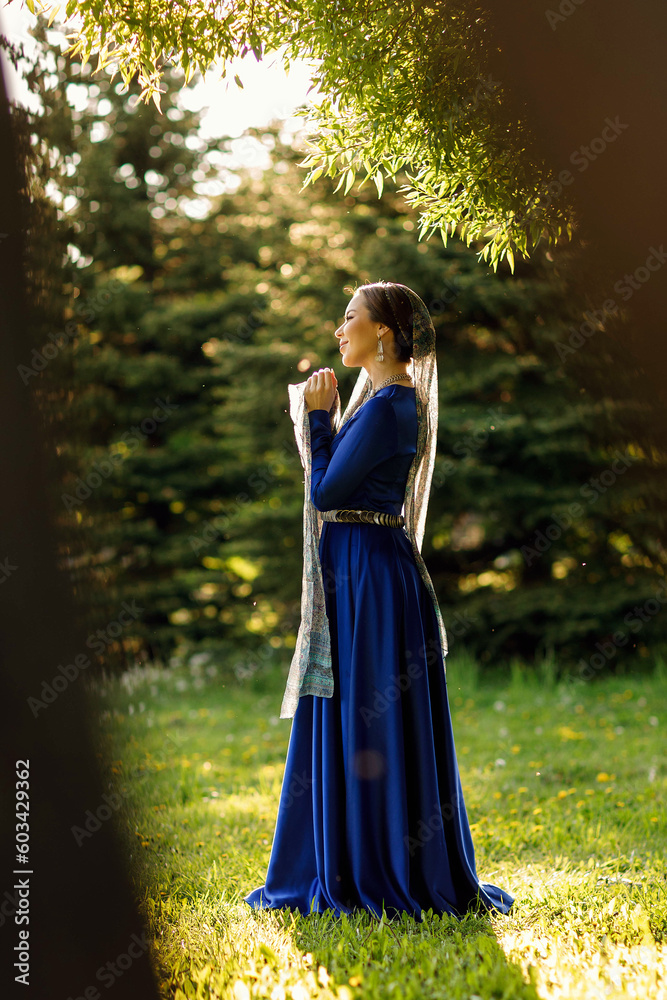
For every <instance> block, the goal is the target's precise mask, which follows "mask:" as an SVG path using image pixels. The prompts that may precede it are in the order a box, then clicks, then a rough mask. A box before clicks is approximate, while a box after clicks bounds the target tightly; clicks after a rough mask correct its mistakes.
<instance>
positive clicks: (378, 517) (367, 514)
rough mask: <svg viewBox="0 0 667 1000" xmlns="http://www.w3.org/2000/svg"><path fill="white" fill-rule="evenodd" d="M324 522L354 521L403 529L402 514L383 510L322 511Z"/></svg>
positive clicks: (403, 520)
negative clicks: (388, 512)
mask: <svg viewBox="0 0 667 1000" xmlns="http://www.w3.org/2000/svg"><path fill="white" fill-rule="evenodd" d="M320 514H321V515H322V520H324V521H353V522H355V523H357V524H384V525H386V526H387V527H389V528H402V527H403V525H404V524H405V518H404V517H403V515H402V514H387V513H385V511H383V510H346V509H338V510H321V511H320Z"/></svg>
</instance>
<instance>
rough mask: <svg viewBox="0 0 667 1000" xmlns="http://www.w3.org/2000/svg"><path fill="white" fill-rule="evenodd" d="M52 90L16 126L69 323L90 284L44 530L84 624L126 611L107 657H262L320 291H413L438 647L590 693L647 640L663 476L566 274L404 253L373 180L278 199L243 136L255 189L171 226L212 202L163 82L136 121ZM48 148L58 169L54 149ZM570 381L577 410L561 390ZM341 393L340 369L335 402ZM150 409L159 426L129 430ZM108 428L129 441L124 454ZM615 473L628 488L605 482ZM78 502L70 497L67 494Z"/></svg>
mask: <svg viewBox="0 0 667 1000" xmlns="http://www.w3.org/2000/svg"><path fill="white" fill-rule="evenodd" d="M58 72H59V74H60V79H59V83H58V84H57V86H56V87H54V88H53V89H52V90H51V91H50V93H49V95H48V101H45V106H48V107H49V109H50V110H49V114H48V115H46V116H45V118H44V121H41V120H40V121H36V122H35V128H36V130H37V131H38V132H40V134H41V133H43V134H44V135H45V136H46V137H47V138H48V144H49V145H51V146H52V148H53V149H54V151H55V152H54V158H55V160H56V161H57V162H58V163H59V165H60V169H59V175H60V184H61V185H63V191H64V192H68V191H69V192H70V193H71V195H72V198H73V199H74V201H73V202H72V204H71V207H70V208H69V215H68V218H69V219H70V224H71V234H70V241H71V243H72V245H73V246H74V247H75V248H76V253H77V254H78V255H79V256H78V258H77V265H78V266H77V267H76V269H75V272H74V277H73V279H72V280H73V282H74V284H75V286H76V289H75V290H77V291H78V295H77V296H76V298H77V299H81V298H83V299H84V301H85V302H88V301H96V299H95V296H97V295H98V294H99V293H100V292H101V291H103V290H105V289H107V288H108V287H109V285H110V282H114V283H115V284H114V290H113V294H112V298H111V299H110V300H109V301H107V302H106V303H104V304H103V308H100V309H99V310H98V312H97V314H96V315H95V316H94V317H93V318H92V319H91V320H90V322H89V323H88V324H87V326H88V329H85V330H84V329H81V331H80V333H79V335H78V337H77V339H76V342H75V343H73V345H72V351H71V354H69V355H68V357H71V359H72V362H73V365H74V369H75V379H76V383H77V384H76V390H75V393H74V399H73V402H72V407H73V409H74V411H75V412H76V413H78V414H79V415H80V419H79V421H78V423H79V426H80V427H81V435H80V437H79V438H77V439H76V440H74V441H72V443H71V444H70V445H69V446H68V449H67V456H68V460H69V461H70V471H69V472H68V476H69V479H68V482H67V484H66V488H63V494H64V495H66V496H68V497H71V498H73V501H72V502H71V503H70V501H68V504H67V510H66V511H65V507H63V511H64V513H65V512H66V513H67V515H68V516H76V517H80V518H81V520H82V523H83V524H84V525H87V526H89V528H90V531H91V532H93V534H94V543H93V544H91V545H90V548H89V552H88V564H89V566H90V567H91V571H92V572H93V574H94V575H95V578H96V579H97V580H98V581H100V582H101V583H102V584H103V585H104V586H103V590H102V588H101V591H102V593H103V594H104V597H105V600H107V601H109V602H110V608H111V610H113V607H115V606H117V605H118V603H119V602H122V601H123V600H132V599H136V601H137V604H138V605H139V606H140V607H142V608H144V609H147V610H146V611H145V613H144V614H143V615H142V618H141V620H139V621H137V622H136V623H134V624H133V626H132V628H131V629H130V630H128V631H127V632H126V633H125V634H124V636H123V641H124V642H125V643H126V645H127V648H128V650H129V651H131V652H132V653H133V654H135V655H136V654H138V653H140V652H144V653H147V654H148V655H149V656H153V657H156V656H159V657H160V658H161V659H165V658H167V657H168V656H169V655H171V654H172V653H173V652H177V653H178V652H183V653H184V654H190V653H192V652H194V651H206V652H207V653H208V654H209V655H214V656H215V657H216V658H217V659H219V661H220V662H225V661H226V662H227V666H228V669H229V667H231V666H234V661H233V660H231V658H230V657H229V656H228V655H227V654H230V653H234V655H237V654H236V651H237V650H239V649H243V648H244V647H245V649H246V653H245V654H243V655H244V656H245V657H246V658H247V659H246V665H249V664H252V663H256V662H257V661H258V660H259V659H260V657H261V656H263V655H265V654H266V655H267V657H268V656H271V657H273V656H274V655H275V656H278V657H280V658H281V659H284V658H287V657H288V656H289V652H290V650H291V648H292V647H293V642H294V638H295V635H296V629H297V626H298V613H299V594H300V583H301V553H300V544H299V542H300V537H301V515H302V503H303V481H302V478H303V477H302V470H301V465H300V462H299V460H298V456H297V455H296V452H295V448H294V439H293V430H292V426H291V421H290V419H289V416H288V413H287V392H286V386H287V383H289V382H295V381H301V380H302V379H303V378H304V377H305V373H307V372H308V371H309V369H311V368H312V367H315V366H319V365H327V364H328V365H331V366H333V367H339V364H340V363H339V355H338V352H337V346H336V342H335V339H334V336H333V333H334V330H335V328H336V325H337V324H336V318H337V317H340V315H341V314H342V310H343V307H344V303H345V300H346V294H345V291H344V289H345V288H346V287H348V286H352V285H353V284H355V283H357V282H362V281H367V280H377V279H379V278H387V279H397V280H401V281H404V282H406V283H408V284H409V285H412V286H413V287H415V288H416V289H417V290H418V291H419V293H420V295H422V297H423V298H424V301H425V302H426V304H427V306H428V307H429V309H430V311H431V313H432V314H433V316H434V320H435V324H436V328H437V338H438V340H437V342H438V365H439V372H440V392H439V397H440V423H439V442H438V460H437V465H436V469H435V475H434V484H433V490H432V495H431V500H430V506H429V519H428V530H427V535H426V538H425V542H424V553H425V558H426V560H427V564H428V565H429V569H430V570H431V574H432V577H433V580H434V584H435V586H436V590H437V592H438V595H439V597H440V600H441V604H442V607H443V617H444V619H445V623H446V625H447V626H448V630H449V632H450V636H451V640H452V648H453V649H455V645H456V643H457V642H458V641H463V640H464V641H465V643H466V644H467V645H469V646H470V647H471V648H472V649H473V650H474V651H475V652H477V653H478V654H479V656H480V658H481V660H482V661H483V662H484V663H485V664H487V665H489V666H494V665H495V664H497V663H499V662H503V661H507V659H508V658H509V657H511V656H512V655H519V656H522V657H525V658H527V659H530V658H532V657H535V656H539V655H540V654H543V653H545V652H548V651H550V650H551V649H553V650H554V652H555V653H556V654H557V655H558V657H559V660H560V662H562V663H568V662H569V663H571V662H572V661H573V659H574V658H576V657H577V656H584V657H585V656H587V655H592V654H594V653H595V651H596V643H600V644H601V645H602V646H603V648H605V649H607V648H610V649H611V650H612V651H613V655H612V656H611V657H610V658H609V661H608V662H609V665H610V666H611V667H612V668H613V667H614V666H615V665H616V664H617V663H621V662H622V661H624V660H625V659H626V658H627V656H628V653H629V651H631V650H633V649H634V648H635V647H640V649H643V650H644V651H645V650H647V648H648V644H649V642H657V641H659V640H660V636H661V622H660V616H659V615H655V614H648V616H647V619H646V621H641V619H638V618H637V615H636V614H635V613H634V611H633V609H634V608H635V607H644V606H645V605H647V602H649V601H654V598H653V595H654V594H655V593H656V592H657V589H658V586H659V584H660V583H661V582H662V581H663V574H662V572H661V564H662V562H664V555H665V546H666V543H667V525H666V524H665V521H664V517H663V516H662V514H661V511H662V506H663V501H662V497H663V495H664V477H665V462H664V456H660V455H657V454H656V455H654V454H652V452H651V438H650V434H647V433H646V427H647V426H648V425H649V421H650V419H651V418H652V416H653V415H652V412H651V410H650V407H649V406H648V404H646V405H645V406H644V407H643V408H641V407H638V406H637V405H636V404H634V403H633V401H632V400H633V381H632V378H633V373H632V371H631V370H630V369H629V366H628V365H627V362H626V363H625V365H624V367H623V378H622V379H621V378H614V379H611V378H610V377H609V376H610V373H612V372H617V371H618V370H619V368H620V367H621V366H620V362H619V357H618V356H617V355H615V354H614V344H613V341H608V340H607V339H605V340H601V339H600V338H599V337H595V336H592V337H589V338H586V337H583V334H581V331H576V330H575V333H573V332H572V329H571V328H572V321H573V318H574V315H575V309H576V304H575V305H572V304H570V296H569V294H568V278H567V275H568V274H569V273H570V272H571V269H569V270H568V269H566V268H565V262H561V261H560V259H559V260H557V261H556V262H555V263H552V262H550V261H549V260H547V259H542V258H541V257H540V255H539V254H538V255H536V257H535V259H534V260H533V262H531V263H526V262H518V264H517V272H516V275H515V276H514V278H510V276H509V274H508V273H507V272H506V270H505V271H503V272H501V273H499V274H496V275H493V274H491V273H490V272H489V270H488V268H486V267H485V266H484V265H482V264H481V263H480V262H479V261H477V259H476V256H475V254H474V253H473V252H472V251H471V250H469V249H467V248H466V247H465V246H464V245H463V244H461V243H460V242H459V241H458V240H456V239H454V240H452V241H450V243H449V245H448V246H444V245H440V243H438V242H436V243H435V244H427V243H424V242H421V243H418V242H416V241H415V240H414V238H413V234H414V232H415V229H416V227H417V225H418V219H417V216H416V212H415V210H414V209H413V208H410V207H409V206H408V207H406V205H405V202H404V200H403V198H402V197H401V194H400V192H399V191H398V190H397V187H396V186H395V185H393V184H391V183H390V184H388V185H387V186H386V187H385V189H384V190H383V193H382V197H381V198H380V199H378V198H376V196H375V192H374V191H373V189H372V188H370V187H365V188H362V189H361V191H359V190H357V191H353V189H351V190H350V192H348V194H347V195H344V196H343V197H342V199H341V196H340V195H339V194H337V193H336V192H335V190H334V185H333V183H332V181H331V180H329V179H326V178H325V179H323V180H322V183H321V184H320V185H319V190H318V191H315V190H314V188H313V187H312V186H307V187H305V188H304V187H302V186H301V184H300V176H299V169H298V161H299V157H300V155H301V153H300V151H299V150H297V149H293V148H290V147H288V146H286V145H285V144H284V143H282V142H281V141H280V136H279V128H278V126H274V127H273V128H270V129H268V130H266V131H263V132H260V131H254V132H253V135H254V136H255V138H256V140H257V141H261V142H262V143H263V144H264V146H265V148H266V149H268V150H270V151H271V159H272V167H271V169H270V170H269V171H266V172H263V173H262V172H258V173H256V174H253V173H251V172H246V173H243V174H241V175H240V177H239V180H240V185H239V187H238V189H237V190H234V191H223V192H222V193H218V194H213V195H211V205H210V208H208V209H207V210H204V209H202V210H201V211H200V212H198V213H197V214H198V217H196V218H194V217H191V216H190V215H188V213H187V212H186V208H188V207H189V206H190V205H191V203H192V202H193V201H195V200H196V198H199V197H201V196H202V192H203V191H204V190H205V191H208V192H209V193H210V192H211V191H215V188H214V187H213V188H210V187H208V185H209V184H213V183H214V180H215V171H213V172H212V173H211V175H210V176H209V177H208V180H207V179H206V178H207V166H208V164H209V163H216V162H218V168H219V166H220V162H219V161H217V159H216V158H217V156H218V155H219V156H223V155H224V150H225V149H226V143H225V141H224V140H223V141H221V143H220V144H219V148H218V149H212V148H206V149H204V148H203V147H201V146H200V148H198V149H195V146H196V145H197V118H196V116H184V115H183V113H182V112H181V111H180V109H178V107H177V102H176V99H175V94H176V91H177V88H178V86H179V83H180V81H179V78H178V77H177V76H176V78H175V79H174V80H173V81H172V80H171V77H170V76H169V75H168V76H167V77H166V81H167V83H166V86H167V87H168V88H169V89H168V92H167V94H166V95H165V97H164V103H165V108H166V112H165V114H164V115H159V114H158V113H157V111H156V110H155V108H154V107H152V106H151V105H150V104H147V105H142V104H141V103H140V102H137V101H136V99H135V100H132V99H128V98H127V97H126V96H125V95H124V94H123V93H122V90H123V87H122V84H121V83H120V81H119V82H118V83H117V84H116V86H115V87H113V86H112V84H111V82H110V81H109V80H108V79H106V80H105V79H103V80H102V81H101V82H102V83H103V84H106V85H105V86H101V84H99V85H98V84H96V83H95V82H94V81H93V80H92V78H91V76H90V74H89V73H88V72H82V71H81V69H80V67H79V65H78V64H77V63H76V62H74V63H72V64H67V65H65V64H64V63H63V64H62V65H60V68H59V70H58ZM70 74H71V77H70ZM70 80H75V81H77V86H78V87H79V88H82V90H83V91H85V93H86V94H87V95H88V100H87V101H86V102H82V106H83V107H84V109H83V110H81V111H79V112H74V113H73V114H72V112H71V109H68V108H66V107H65V106H64V105H63V103H62V95H63V94H64V93H65V92H66V89H67V86H68V85H69V81H70ZM49 86H51V84H49ZM98 87H99V89H97V90H96V88H98ZM68 122H69V125H68V124H67V123H68ZM63 135H64V136H70V137H71V146H68V145H67V143H68V142H69V141H70V140H67V142H66V141H65V139H63V138H61V139H60V143H61V146H62V147H63V148H68V149H69V148H71V153H70V154H68V157H69V159H68V157H64V158H63V157H61V156H60V155H59V154H58V153H57V150H56V147H55V141H56V137H57V136H63ZM45 141H46V140H45ZM71 157H74V158H75V160H76V171H73V170H70V169H69V166H68V164H69V163H71V162H72V159H71ZM199 170H201V171H202V172H201V173H198V171H199ZM399 182H400V178H399ZM200 185H203V188H202V187H200ZM93 219H94V220H95V222H94V224H92V220H93ZM122 219H125V220H127V224H126V225H125V226H119V220H122ZM592 321H593V322H594V323H597V320H596V319H595V317H592ZM598 325H599V324H598ZM596 328H597V327H595V329H596ZM576 333H578V335H579V337H580V338H583V339H579V340H577V339H576V336H575V334H576ZM574 344H576V345H577V347H576V348H575V347H574V346H573V345H574ZM575 365H576V367H575ZM589 367H590V368H591V369H592V370H593V371H594V372H595V373H596V378H597V382H595V381H594V380H593V379H592V378H589V380H588V381H589V382H590V383H591V384H594V385H595V392H587V391H586V390H585V387H584V385H581V384H580V380H579V373H581V372H585V371H586V370H587V368H589ZM339 370H340V368H339ZM356 374H357V373H356V371H353V372H349V371H346V370H344V369H343V370H341V371H340V380H339V381H340V387H341V398H342V399H343V401H345V400H346V398H347V395H348V393H349V390H350V389H351V388H352V385H353V382H354V380H355V378H356ZM159 393H161V394H162V398H163V399H166V401H167V402H172V403H174V404H176V409H175V410H173V411H172V412H171V415H170V416H169V418H168V419H167V420H164V421H161V422H159V425H158V426H156V427H152V426H151V427H150V428H148V427H146V428H144V432H141V423H142V421H143V420H144V419H146V418H148V419H151V411H152V409H153V407H154V406H155V402H154V399H155V396H156V395H158V394H159ZM135 426H137V427H139V429H140V435H139V437H136V435H135V437H130V438H129V439H127V438H125V439H124V435H127V434H128V431H131V429H132V428H133V427H135ZM617 452H620V453H626V454H627V456H628V463H627V464H625V465H618V464H616V465H614V463H617V462H618V456H617V454H616V453H617ZM111 465H113V466H114V467H113V468H111ZM610 470H611V471H610ZM614 470H616V471H614ZM91 473H92V474H93V477H94V480H93V481H89V480H90V475H91ZM107 473H108V474H107ZM610 476H612V478H613V482H611V483H610V482H609V477H610ZM596 480H597V482H598V483H599V486H595V483H594V481H596ZM78 481H82V482H83V487H84V489H83V493H85V491H86V490H89V491H90V492H89V495H83V494H81V495H79V496H77V495H76V487H77V485H79V483H78ZM582 490H583V492H582ZM575 504H578V510H573V509H572V505H575ZM661 517H662V520H661ZM654 525H657V529H656V528H654ZM91 537H92V535H91ZM651 607H653V604H652V605H651ZM627 615H630V617H631V619H632V620H633V621H639V622H640V627H639V631H638V633H635V632H634V631H633V630H631V626H630V624H629V623H626V622H625V617H626V616H627ZM621 629H625V630H626V631H631V634H629V636H628V640H627V643H625V644H624V645H623V646H621V645H617V644H616V643H615V642H614V640H613V635H614V633H616V632H619V631H620V630H621ZM239 655H240V654H239Z"/></svg>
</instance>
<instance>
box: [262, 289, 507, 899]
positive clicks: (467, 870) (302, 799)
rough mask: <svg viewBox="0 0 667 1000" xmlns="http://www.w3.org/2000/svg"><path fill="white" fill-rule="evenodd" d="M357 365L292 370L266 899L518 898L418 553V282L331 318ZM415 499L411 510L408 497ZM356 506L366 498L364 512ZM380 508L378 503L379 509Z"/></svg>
mask: <svg viewBox="0 0 667 1000" xmlns="http://www.w3.org/2000/svg"><path fill="white" fill-rule="evenodd" d="M336 337H337V338H338V340H339V350H340V352H341V356H342V359H343V364H344V365H345V367H346V368H356V367H360V368H361V371H360V373H359V378H358V379H357V383H356V385H355V388H354V390H353V392H352V395H351V397H350V402H349V404H348V406H347V408H346V410H345V413H344V414H343V417H342V419H341V418H340V398H339V395H338V389H337V383H336V377H335V375H334V374H333V372H332V370H331V369H330V368H325V369H319V371H317V372H315V373H314V374H313V375H311V376H310V378H309V379H308V380H307V381H306V382H304V383H301V384H300V385H290V386H289V393H290V404H291V405H290V413H291V416H292V419H293V421H294V426H295V434H296V440H297V444H298V446H299V452H300V455H301V459H302V462H303V465H304V470H305V484H304V485H305V497H304V573H303V584H302V603H301V611H302V614H301V626H300V628H299V634H298V636H297V644H296V649H295V652H294V657H293V659H292V665H291V668H290V673H289V677H288V682H287V688H286V691H285V698H284V700H283V705H282V709H281V717H283V718H289V717H292V716H293V723H292V729H291V733H290V741H289V748H288V752H287V761H286V766H285V776H284V779H283V784H282V789H281V794H280V804H279V810H278V818H277V822H276V828H275V835H274V839H273V845H272V849H271V857H270V860H269V867H268V872H267V877H266V884H265V885H264V886H261V887H260V888H258V889H255V890H254V891H253V892H251V893H250V894H249V895H247V896H246V897H245V900H246V902H247V903H249V905H250V906H253V907H255V908H258V909H259V908H280V907H291V908H293V909H296V910H298V911H300V912H301V913H309V912H311V911H316V912H321V911H323V910H333V911H334V913H335V914H336V915H338V914H340V913H341V912H350V911H351V910H352V909H366V910H369V911H370V912H372V913H374V914H375V915H376V916H380V914H381V913H382V912H383V910H384V912H385V913H386V914H387V916H389V917H391V916H394V915H396V914H398V913H400V912H404V911H405V912H408V913H411V914H412V915H414V916H415V917H417V918H421V913H422V910H428V909H431V908H432V909H433V911H434V912H436V913H450V914H454V915H456V916H461V915H462V914H464V913H465V912H466V911H468V910H469V909H471V908H476V907H477V906H478V905H479V904H480V903H481V904H482V905H483V906H485V907H486V908H488V909H496V910H499V911H501V912H502V913H507V912H508V911H509V909H510V907H511V905H512V903H513V901H514V900H513V897H512V896H511V895H509V893H507V892H505V891H503V890H501V889H499V888H498V887H497V886H495V885H490V884H482V883H480V882H479V880H478V878H477V873H476V869H475V857H474V849H473V844H472V839H471V835H470V827H469V824H468V818H467V814H466V809H465V804H464V801H463V796H462V793H461V784H460V780H459V771H458V765H457V761H456V752H455V748H454V740H453V735H452V725H451V717H450V712H449V704H448V699H447V685H446V676H445V662H444V661H445V657H446V655H447V638H446V633H445V628H444V625H443V622H442V617H441V614H440V609H439V606H438V602H437V598H436V595H435V592H434V590H433V585H432V583H431V579H430V577H429V574H428V571H427V569H426V566H425V564H424V560H423V558H422V556H421V543H422V538H423V533H424V524H425V519H426V508H427V504H428V495H429V490H430V484H431V477H432V472H433V463H434V459H435V447H436V433H437V421H438V379H437V365H436V355H435V331H434V329H433V324H432V322H431V318H430V316H429V313H428V310H427V309H426V306H425V305H424V303H423V302H422V300H421V299H420V298H419V296H418V295H417V294H416V293H415V292H413V291H412V289H410V288H407V287H406V286H405V285H400V284H395V283H393V282H375V283H373V284H368V285H362V286H361V287H360V288H358V289H357V290H356V292H355V293H354V295H353V297H352V299H351V300H350V302H349V304H348V307H347V311H346V314H345V320H344V322H343V323H342V325H341V326H340V327H339V328H338V329H337V330H336ZM402 511H404V514H402V513H401V512H402ZM360 512H361V513H360ZM368 512H376V513H375V514H372V513H368Z"/></svg>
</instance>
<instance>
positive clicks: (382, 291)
mask: <svg viewBox="0 0 667 1000" xmlns="http://www.w3.org/2000/svg"><path fill="white" fill-rule="evenodd" d="M355 292H363V295H364V298H365V300H366V305H367V307H368V312H369V315H370V317H371V319H372V320H373V322H374V323H384V325H385V326H388V327H391V329H392V330H393V331H394V340H395V342H396V360H397V361H409V360H410V358H411V357H412V303H411V302H410V297H409V296H408V294H407V292H404V291H403V288H402V286H401V285H397V284H395V283H394V282H393V281H375V282H373V283H372V284H368V285H360V286H359V288H356V289H355Z"/></svg>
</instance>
